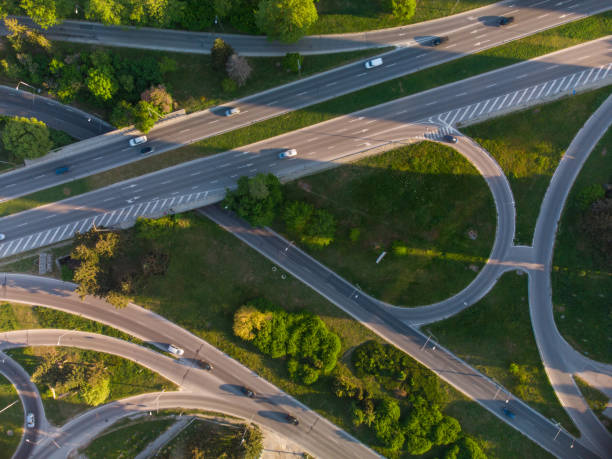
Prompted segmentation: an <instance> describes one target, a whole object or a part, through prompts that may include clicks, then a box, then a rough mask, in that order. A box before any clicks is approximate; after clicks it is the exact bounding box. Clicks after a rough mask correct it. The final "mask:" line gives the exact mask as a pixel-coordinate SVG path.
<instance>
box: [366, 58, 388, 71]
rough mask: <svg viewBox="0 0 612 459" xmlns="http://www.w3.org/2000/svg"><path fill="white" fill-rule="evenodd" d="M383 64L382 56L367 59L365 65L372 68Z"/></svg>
mask: <svg viewBox="0 0 612 459" xmlns="http://www.w3.org/2000/svg"><path fill="white" fill-rule="evenodd" d="M382 64H383V60H382V57H377V58H374V59H370V60H369V61H366V62H365V64H364V65H365V68H366V69H371V68H373V67H378V66H379V65H382Z"/></svg>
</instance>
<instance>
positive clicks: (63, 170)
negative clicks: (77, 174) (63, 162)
mask: <svg viewBox="0 0 612 459" xmlns="http://www.w3.org/2000/svg"><path fill="white" fill-rule="evenodd" d="M69 170H70V166H60V167H58V168H57V169H55V173H56V174H57V175H62V174H65V173H66V172H68V171H69Z"/></svg>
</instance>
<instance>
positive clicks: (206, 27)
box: [0, 0, 493, 42]
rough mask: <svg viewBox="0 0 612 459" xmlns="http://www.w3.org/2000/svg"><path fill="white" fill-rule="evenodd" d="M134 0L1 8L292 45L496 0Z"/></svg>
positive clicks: (47, 18)
mask: <svg viewBox="0 0 612 459" xmlns="http://www.w3.org/2000/svg"><path fill="white" fill-rule="evenodd" d="M138 3H141V2H135V1H134V0H105V1H103V2H98V1H93V2H87V3H85V4H84V6H78V5H77V6H76V7H73V5H72V4H71V3H66V2H62V1H55V0H49V1H47V2H45V3H44V4H40V3H31V2H21V3H20V4H19V6H17V5H16V4H14V5H10V4H9V5H7V6H4V7H0V17H2V14H3V10H2V8H5V10H4V14H6V13H7V12H8V13H11V14H17V15H24V14H25V15H28V16H30V17H31V18H32V19H34V21H36V22H37V23H38V24H39V25H40V26H41V27H43V28H47V27H49V26H51V25H53V24H56V23H59V22H61V21H62V20H63V19H81V20H83V19H88V20H91V21H99V22H103V23H105V24H111V25H119V24H123V25H136V26H149V27H160V28H173V29H183V30H194V31H214V32H220V31H223V32H242V33H248V34H262V33H263V34H266V35H268V37H270V38H275V39H278V40H281V41H286V42H292V41H295V40H297V39H299V38H300V37H302V36H303V35H305V34H321V33H324V34H329V33H344V32H355V31H367V30H372V29H380V28H386V27H395V26H399V25H402V24H412V23H414V22H421V21H426V20H429V19H434V18H439V17H444V16H448V15H451V14H456V13H459V12H461V11H465V10H469V9H473V8H477V7H479V6H483V5H486V4H489V3H493V0H464V1H462V2H457V1H455V0H430V1H428V2H426V3H423V4H421V2H417V0H352V1H347V0H294V1H289V0H275V1H270V0H215V1H210V2H199V1H198V0H168V1H163V2H162V1H149V2H145V3H144V4H143V5H138Z"/></svg>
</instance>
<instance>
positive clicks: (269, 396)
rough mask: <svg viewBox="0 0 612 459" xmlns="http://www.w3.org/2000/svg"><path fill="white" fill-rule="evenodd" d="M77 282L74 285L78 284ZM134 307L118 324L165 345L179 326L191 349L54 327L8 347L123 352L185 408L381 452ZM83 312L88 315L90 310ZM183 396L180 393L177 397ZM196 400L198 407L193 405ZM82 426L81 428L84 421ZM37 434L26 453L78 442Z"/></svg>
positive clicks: (20, 335)
mask: <svg viewBox="0 0 612 459" xmlns="http://www.w3.org/2000/svg"><path fill="white" fill-rule="evenodd" d="M61 284H62V283H61V282H57V281H56V283H55V289H54V293H55V297H54V298H53V302H54V304H56V305H57V306H58V307H60V308H61V307H62V306H64V307H65V304H66V303H65V302H66V301H67V298H66V297H70V299H69V300H68V302H69V304H70V305H71V306H72V307H73V308H74V310H73V312H75V313H76V312H83V311H84V310H86V309H87V306H85V307H83V305H86V304H87V301H86V302H85V303H83V302H81V301H80V300H79V299H78V297H77V296H76V295H74V293H73V292H72V289H64V288H62V287H59V288H58V287H57V286H58V285H59V286H61ZM30 285H31V286H32V287H34V288H36V289H38V288H40V289H41V290H42V289H44V287H45V284H44V283H43V284H40V285H37V282H36V280H34V281H33V282H32V279H30ZM47 285H49V284H47ZM52 288H53V287H52ZM72 288H74V286H73V285H72ZM54 293H51V295H52V296H53V295H54ZM58 293H61V295H63V296H64V297H62V296H61V295H58ZM34 296H35V297H38V298H40V299H43V300H44V296H43V295H41V296H38V295H36V294H34ZM79 303H80V305H79ZM101 305H102V307H103V308H104V309H106V310H108V309H111V308H113V307H112V306H111V305H109V304H108V303H104V302H100V303H98V308H95V306H91V305H88V306H89V308H92V309H97V311H96V312H97V315H99V316H102V317H105V318H106V320H109V317H108V316H111V315H112V314H106V311H105V310H104V309H102V308H100V307H99V306H101ZM75 306H76V307H75ZM79 306H80V307H79ZM119 312H121V311H119ZM131 312H132V314H133V315H132V314H129V315H128V317H126V318H124V319H123V320H122V321H121V322H115V323H114V326H115V327H116V328H120V327H119V326H118V325H119V324H120V325H121V329H123V330H124V331H126V332H128V333H130V330H134V331H139V332H144V333H147V334H148V336H150V337H151V338H152V339H153V341H152V340H147V342H148V343H155V344H159V343H165V342H166V341H165V340H166V339H168V338H169V337H170V336H171V335H173V332H175V333H174V335H175V338H174V339H173V341H172V343H175V344H177V345H178V346H180V347H182V348H183V349H184V350H185V355H184V356H183V357H182V358H181V359H180V360H175V359H174V358H171V357H166V356H164V355H161V354H159V353H157V352H154V351H152V350H150V349H148V348H145V347H142V346H138V345H136V344H133V343H129V342H127V341H123V340H119V339H116V338H111V337H109V336H105V335H98V334H95V333H87V332H79V331H74V330H55V329H36V330H19V331H11V332H5V333H3V334H2V343H1V348H2V349H9V348H14V347H24V346H57V345H58V342H59V343H60V345H62V346H73V347H78V348H81V349H89V350H95V351H98V352H106V353H110V354H114V355H118V356H120V357H123V358H127V359H130V360H133V361H135V362H137V363H139V364H141V365H143V366H145V367H147V368H150V369H151V370H153V371H155V372H157V373H159V374H160V375H162V376H164V377H165V378H167V379H169V380H170V381H172V382H174V383H175V384H177V385H179V386H180V388H181V393H182V394H181V395H178V397H183V399H182V400H183V403H184V404H183V405H177V406H181V407H183V408H193V407H197V406H201V407H202V408H203V409H207V410H213V411H220V412H222V413H227V414H231V415H235V416H239V417H242V418H244V419H251V418H252V420H253V422H256V423H258V424H262V425H264V426H266V427H267V428H269V429H271V430H273V431H275V432H277V433H279V434H280V435H284V436H285V437H287V438H290V439H291V440H292V441H294V442H296V443H298V444H300V445H301V446H303V447H304V449H305V450H307V451H309V452H310V453H311V454H314V455H316V456H317V457H338V458H354V457H360V458H361V457H364V458H365V457H372V458H376V457H380V456H379V455H378V454H376V453H374V452H373V451H372V450H371V449H369V448H368V447H367V446H365V445H363V444H362V443H360V442H359V441H357V440H356V439H355V438H353V437H352V436H351V435H349V434H348V433H346V432H344V431H343V430H341V429H340V428H338V427H337V426H335V425H334V424H332V423H331V422H329V421H328V420H327V419H325V418H324V417H322V416H320V415H318V414H317V413H315V412H313V411H311V410H310V409H309V408H308V407H306V406H304V405H303V404H301V403H300V402H298V401H297V400H295V399H293V398H292V397H290V396H288V395H287V394H285V393H284V392H282V391H281V390H280V389H278V388H276V387H275V386H273V385H272V384H270V383H269V382H267V381H266V380H264V379H262V378H260V377H259V376H257V375H256V374H255V373H254V372H252V371H251V370H249V369H248V368H245V367H244V366H242V365H241V364H239V363H238V362H236V361H235V360H233V359H231V358H229V357H228V356H227V355H225V354H224V353H222V352H221V351H219V350H217V349H215V348H213V347H212V346H210V345H209V344H208V343H206V342H205V341H203V340H201V339H199V338H197V337H196V336H194V335H192V334H191V333H189V332H187V331H186V330H184V329H181V328H180V327H177V326H176V325H174V324H172V323H170V322H168V321H167V320H165V319H163V318H161V317H159V316H157V315H155V314H153V313H151V312H150V311H147V310H145V309H142V308H138V307H134V308H132V310H131ZM83 315H84V316H85V315H86V314H85V313H83ZM132 319H135V320H132ZM179 335H180V336H179ZM160 340H163V341H160ZM193 359H206V360H207V361H209V362H210V363H212V364H213V366H214V369H213V371H211V372H208V371H205V370H201V369H199V368H196V367H194V362H193ZM243 385H246V386H248V387H249V388H251V389H252V390H253V391H254V392H255V393H256V396H255V397H254V398H253V399H251V398H248V397H246V396H244V395H243V394H242V393H241V392H240V387H242V386H243ZM175 395H176V394H175ZM178 397H175V398H174V399H175V400H177V399H178ZM202 400H205V402H202ZM192 402H193V405H191V404H190V403H192ZM118 403H119V404H120V403H121V402H118ZM140 409H142V408H140ZM286 414H292V415H294V416H296V417H297V418H298V419H299V421H300V425H299V426H294V425H292V424H289V423H287V422H286V421H285V420H284V415H286ZM74 424H75V423H74V422H73V423H72V424H71V425H73V426H74ZM77 427H78V428H82V426H79V424H78V423H77ZM37 432H38V437H39V438H40V440H39V441H37V442H36V443H37V444H39V445H40V446H36V447H35V449H34V452H33V454H32V452H31V451H30V455H29V456H27V457H44V458H47V457H49V456H47V454H46V453H41V452H39V448H40V447H43V450H44V445H45V444H46V445H47V446H49V447H50V449H51V450H53V449H54V448H57V445H56V443H57V444H59V445H60V447H61V446H62V445H63V444H67V445H69V446H70V445H71V444H70V443H69V442H70V440H71V437H70V430H68V433H66V431H65V429H64V428H62V429H60V430H57V429H53V428H49V426H48V425H47V428H46V429H45V428H43V426H41V427H38V428H37ZM54 442H55V443H54ZM49 443H51V445H49ZM28 444H29V443H28ZM23 457H26V456H23ZM60 457H62V456H60ZM63 457H66V456H63Z"/></svg>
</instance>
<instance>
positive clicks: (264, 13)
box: [255, 0, 318, 43]
mask: <svg viewBox="0 0 612 459" xmlns="http://www.w3.org/2000/svg"><path fill="white" fill-rule="evenodd" d="M317 19H318V14H317V9H316V8H315V5H314V2H313V0H261V1H260V2H259V8H258V9H257V10H256V11H255V23H256V24H257V27H258V28H259V30H260V31H261V32H263V33H265V34H266V35H268V37H269V38H272V39H276V40H280V41H284V42H287V43H291V42H295V41H297V40H299V39H300V38H301V37H303V36H304V35H305V34H306V32H307V31H308V29H309V28H310V26H311V25H312V24H314V23H315V22H316V21H317Z"/></svg>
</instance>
